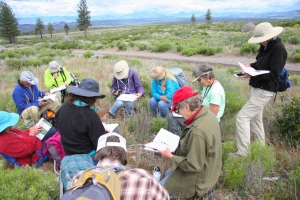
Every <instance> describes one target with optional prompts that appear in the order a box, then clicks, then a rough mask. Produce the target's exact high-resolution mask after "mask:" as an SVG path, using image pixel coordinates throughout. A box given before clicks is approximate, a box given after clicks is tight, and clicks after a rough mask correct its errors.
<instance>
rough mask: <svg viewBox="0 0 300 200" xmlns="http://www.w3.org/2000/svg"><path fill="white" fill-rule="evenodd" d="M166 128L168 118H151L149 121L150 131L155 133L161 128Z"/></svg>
mask: <svg viewBox="0 0 300 200" xmlns="http://www.w3.org/2000/svg"><path fill="white" fill-rule="evenodd" d="M161 128H164V129H166V130H167V129H168V119H167V118H160V117H159V118H152V123H151V129H150V130H151V133H154V134H157V133H158V131H159V130H160V129H161Z"/></svg>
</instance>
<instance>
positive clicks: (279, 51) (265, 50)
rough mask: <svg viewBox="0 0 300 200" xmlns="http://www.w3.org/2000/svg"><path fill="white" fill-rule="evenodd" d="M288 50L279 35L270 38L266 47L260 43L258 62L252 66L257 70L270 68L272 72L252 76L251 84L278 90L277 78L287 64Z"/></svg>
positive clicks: (256, 86)
mask: <svg viewBox="0 0 300 200" xmlns="http://www.w3.org/2000/svg"><path fill="white" fill-rule="evenodd" d="M286 59H287V51H286V49H285V47H284V45H283V44H282V42H281V39H280V38H279V37H277V38H276V40H270V41H269V42H268V44H267V46H266V47H264V46H262V45H260V48H259V51H258V54H257V56H256V62H254V63H251V67H253V68H254V69H256V70H269V71H270V73H267V74H261V75H258V76H251V78H250V81H249V85H251V86H252V87H253V88H260V89H263V90H267V91H270V92H276V86H277V80H278V78H279V76H280V74H281V71H282V69H283V67H284V65H285V62H286Z"/></svg>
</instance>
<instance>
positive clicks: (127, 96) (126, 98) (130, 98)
mask: <svg viewBox="0 0 300 200" xmlns="http://www.w3.org/2000/svg"><path fill="white" fill-rule="evenodd" d="M136 99H137V96H136V95H135V94H121V95H120V96H119V97H118V98H117V100H119V101H131V102H134V101H135V100H136Z"/></svg>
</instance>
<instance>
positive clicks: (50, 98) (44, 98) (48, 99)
mask: <svg viewBox="0 0 300 200" xmlns="http://www.w3.org/2000/svg"><path fill="white" fill-rule="evenodd" d="M55 98H56V95H55V94H50V95H47V96H46V95H45V96H44V97H43V98H40V99H39V101H47V102H49V103H51V102H54V101H55Z"/></svg>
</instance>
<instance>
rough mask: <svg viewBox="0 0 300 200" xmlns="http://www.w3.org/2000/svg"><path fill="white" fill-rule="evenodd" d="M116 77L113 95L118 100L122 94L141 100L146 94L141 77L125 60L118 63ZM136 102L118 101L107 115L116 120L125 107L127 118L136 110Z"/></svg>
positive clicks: (112, 90)
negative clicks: (131, 95) (134, 96)
mask: <svg viewBox="0 0 300 200" xmlns="http://www.w3.org/2000/svg"><path fill="white" fill-rule="evenodd" d="M113 73H114V77H113V80H112V85H111V89H110V91H111V93H112V94H113V95H114V96H115V98H117V97H118V96H120V95H121V94H133V95H136V98H137V99H138V98H140V97H141V96H142V95H143V94H144V87H143V85H142V83H141V81H140V78H139V75H138V74H137V72H136V71H134V70H133V69H130V68H129V66H128V63H127V62H126V61H125V60H121V61H119V62H117V63H116V64H115V65H114V67H113ZM134 104H135V101H133V102H131V101H121V100H118V99H117V100H116V101H115V103H114V105H113V106H112V107H111V109H110V110H109V112H108V113H107V114H108V116H107V117H112V118H114V117H115V116H116V114H117V113H118V112H119V110H120V109H121V108H123V106H125V107H126V109H125V116H129V115H130V114H131V111H132V109H133V108H134Z"/></svg>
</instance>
